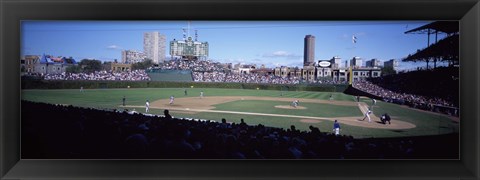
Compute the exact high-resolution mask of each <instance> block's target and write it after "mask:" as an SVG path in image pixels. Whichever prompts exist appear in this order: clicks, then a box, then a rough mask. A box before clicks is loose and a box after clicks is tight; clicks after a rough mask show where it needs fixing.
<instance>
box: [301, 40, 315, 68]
mask: <svg viewBox="0 0 480 180" xmlns="http://www.w3.org/2000/svg"><path fill="white" fill-rule="evenodd" d="M304 41H305V44H304V47H303V48H304V49H303V51H304V53H303V65H304V66H310V65H313V64H314V63H315V36H312V35H306V36H305V40H304Z"/></svg>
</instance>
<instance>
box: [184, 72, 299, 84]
mask: <svg viewBox="0 0 480 180" xmlns="http://www.w3.org/2000/svg"><path fill="white" fill-rule="evenodd" d="M193 78H194V81H195V82H234V83H263V84H299V83H300V79H299V78H296V77H286V78H283V77H278V76H273V75H261V74H256V73H250V74H236V73H231V72H229V73H225V72H217V71H214V72H193Z"/></svg>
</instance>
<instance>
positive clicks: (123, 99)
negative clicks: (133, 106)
mask: <svg viewBox="0 0 480 180" xmlns="http://www.w3.org/2000/svg"><path fill="white" fill-rule="evenodd" d="M122 102H123V106H125V96H123V98H122Z"/></svg>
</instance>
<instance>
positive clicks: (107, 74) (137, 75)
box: [38, 70, 150, 81]
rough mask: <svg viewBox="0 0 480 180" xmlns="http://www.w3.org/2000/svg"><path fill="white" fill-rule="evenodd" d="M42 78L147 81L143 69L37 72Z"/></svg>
mask: <svg viewBox="0 0 480 180" xmlns="http://www.w3.org/2000/svg"><path fill="white" fill-rule="evenodd" d="M38 76H39V77H41V78H42V79H44V80H95V81H103V80H106V81H149V80H150V77H149V76H148V75H147V73H146V72H145V70H133V71H121V72H115V71H105V70H103V71H95V72H93V73H66V72H63V73H61V74H38Z"/></svg>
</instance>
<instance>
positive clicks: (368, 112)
mask: <svg viewBox="0 0 480 180" xmlns="http://www.w3.org/2000/svg"><path fill="white" fill-rule="evenodd" d="M371 113H372V111H370V109H368V110H367V112H365V117H363V119H362V121H363V120H365V118H367V119H368V122H372V120H371V119H370V114H371Z"/></svg>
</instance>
